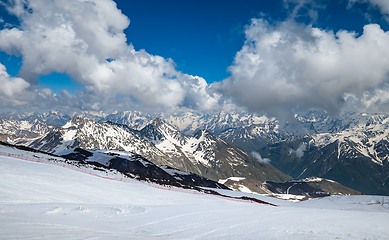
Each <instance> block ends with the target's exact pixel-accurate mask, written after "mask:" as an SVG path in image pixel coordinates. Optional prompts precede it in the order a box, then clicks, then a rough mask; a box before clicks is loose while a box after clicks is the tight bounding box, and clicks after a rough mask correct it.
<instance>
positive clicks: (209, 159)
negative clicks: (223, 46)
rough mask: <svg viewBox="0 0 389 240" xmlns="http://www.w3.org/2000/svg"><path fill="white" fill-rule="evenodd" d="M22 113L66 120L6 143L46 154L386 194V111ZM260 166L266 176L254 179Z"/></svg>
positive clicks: (388, 119)
mask: <svg viewBox="0 0 389 240" xmlns="http://www.w3.org/2000/svg"><path fill="white" fill-rule="evenodd" d="M11 116H12V118H13V119H17V117H16V115H15V114H8V117H11ZM28 116H29V117H32V116H41V117H40V118H37V119H42V120H44V119H43V116H44V117H45V118H47V119H51V122H54V119H56V118H57V119H56V120H55V121H56V122H61V121H63V122H65V120H67V121H66V124H65V125H62V127H58V128H51V129H50V126H51V125H49V124H47V122H46V124H47V125H48V128H47V130H46V131H47V132H45V133H44V135H41V137H39V138H37V139H35V140H33V141H31V140H30V141H29V142H28V143H26V142H23V141H25V140H23V141H21V140H20V139H19V140H15V137H13V138H10V140H14V141H15V142H18V141H19V143H23V144H29V146H31V147H34V148H38V149H42V150H45V151H48V152H58V151H61V150H64V149H66V148H74V147H81V148H85V149H116V150H124V151H132V152H135V153H138V154H140V155H142V156H144V157H145V158H147V159H149V160H150V161H153V162H154V163H156V164H158V165H167V166H171V167H174V168H178V169H181V170H183V171H189V172H193V173H196V174H199V175H202V176H205V177H208V178H210V179H212V180H215V181H218V180H220V179H227V178H229V177H244V178H248V179H253V180H256V181H266V180H268V181H275V182H283V181H287V180H290V179H291V178H290V177H289V176H291V177H292V178H295V179H304V178H307V177H312V176H316V177H321V178H327V179H331V180H333V181H337V182H339V183H341V184H343V185H345V186H347V187H351V188H353V189H355V190H357V191H361V192H363V193H365V194H384V195H388V194H389V189H388V187H387V186H388V184H389V182H388V181H389V177H388V176H389V170H388V169H389V165H388V156H389V155H388V154H389V150H388V149H389V145H388V143H389V140H388V138H387V135H388V127H389V125H388V122H389V115H387V114H370V113H343V114H342V115H341V116H339V117H331V116H329V115H328V114H327V113H326V112H325V111H323V110H312V111H309V112H306V113H296V114H295V118H294V120H291V121H290V122H289V123H284V124H280V122H279V121H278V120H277V119H275V118H270V117H267V116H264V115H258V114H250V113H247V112H239V113H237V112H232V113H227V112H219V113H217V114H214V115H211V114H205V115H204V114H200V113H197V112H187V113H178V114H173V115H169V116H164V114H144V113H142V112H137V111H134V112H130V111H128V112H121V113H112V114H105V113H101V112H99V113H96V112H84V113H81V114H79V116H82V117H88V118H89V120H87V119H84V118H77V117H76V118H73V119H72V120H71V121H69V118H70V116H68V115H65V114H60V113H58V112H53V113H47V114H41V115H39V114H35V115H34V114H24V115H23V114H19V115H18V117H19V119H26V120H28V119H29V118H28ZM75 116H77V115H75ZM61 119H62V120H61ZM91 119H93V120H91ZM162 119H163V120H162ZM29 120H32V119H29ZM2 133H3V134H10V135H12V134H13V132H12V131H8V132H7V133H4V132H2ZM115 135H117V136H115ZM3 136H5V135H3ZM231 143H232V144H231ZM210 149H211V150H210ZM253 152H254V153H253ZM258 156H259V158H258ZM166 159H169V161H168V162H169V163H168V162H167V160H166ZM221 159H223V160H221ZM264 159H265V161H263V160H264ZM269 162H270V164H268V163H269ZM264 166H265V168H269V169H270V171H268V170H269V169H267V171H266V172H267V174H265V175H264V176H262V175H261V176H259V175H258V174H259V172H261V170H262V169H263V168H264ZM272 166H274V167H275V168H276V169H273V167H272ZM247 169H251V171H249V170H247ZM258 169H259V170H258ZM277 169H278V170H280V171H281V172H282V173H280V172H278V171H277ZM288 175H289V176H288ZM252 176H254V177H252Z"/></svg>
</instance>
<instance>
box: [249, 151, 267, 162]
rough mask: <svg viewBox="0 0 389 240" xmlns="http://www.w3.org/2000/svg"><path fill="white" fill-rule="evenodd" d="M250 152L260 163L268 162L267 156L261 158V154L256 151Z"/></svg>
mask: <svg viewBox="0 0 389 240" xmlns="http://www.w3.org/2000/svg"><path fill="white" fill-rule="evenodd" d="M251 154H252V155H253V156H254V157H255V158H256V159H257V160H258V162H260V163H269V162H270V159H269V158H262V157H261V154H259V153H257V152H251Z"/></svg>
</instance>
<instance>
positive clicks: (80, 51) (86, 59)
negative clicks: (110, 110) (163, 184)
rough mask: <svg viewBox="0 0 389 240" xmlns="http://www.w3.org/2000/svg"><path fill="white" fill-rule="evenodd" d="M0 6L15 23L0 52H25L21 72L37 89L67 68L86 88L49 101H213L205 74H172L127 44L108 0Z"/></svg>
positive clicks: (208, 104)
mask: <svg viewBox="0 0 389 240" xmlns="http://www.w3.org/2000/svg"><path fill="white" fill-rule="evenodd" d="M5 6H6V9H7V10H8V11H9V12H10V13H12V14H14V15H15V16H17V17H18V18H19V20H20V26H19V27H13V28H5V29H3V30H1V31H0V49H1V50H2V51H5V52H6V53H8V54H13V55H19V56H22V57H23V65H22V67H21V69H20V72H19V76H20V77H21V78H23V79H25V80H26V81H27V82H28V83H30V84H31V85H33V86H34V85H35V86H36V84H37V78H38V77H39V76H41V75H46V74H50V73H52V72H59V73H66V74H68V75H70V76H71V77H72V79H74V80H75V81H77V82H79V83H81V84H83V85H84V86H85V91H84V92H79V94H78V96H76V97H74V96H71V95H69V93H67V92H63V93H62V94H61V96H57V95H53V94H52V95H51V97H52V98H53V99H59V98H62V101H65V102H68V101H76V102H79V103H80V104H84V106H85V107H86V106H89V107H93V108H95V109H96V108H99V107H103V106H107V104H108V103H110V104H112V101H115V100H117V99H118V97H117V95H120V96H122V97H119V99H120V101H123V100H124V99H125V100H126V101H129V102H132V103H135V104H143V105H145V106H159V107H164V108H176V107H190V108H194V109H205V110H209V109H213V108H215V107H217V106H218V101H219V98H220V94H219V95H218V94H214V93H212V92H211V89H210V88H209V86H208V85H207V83H206V81H205V80H204V79H202V78H199V77H194V76H190V75H186V74H183V73H181V72H179V71H177V70H176V69H175V64H174V62H173V61H172V60H171V59H165V58H163V57H160V56H154V55H151V54H148V53H147V52H146V51H144V50H141V51H136V50H135V49H134V47H133V46H132V45H131V44H130V45H127V43H126V41H127V39H126V36H125V34H124V32H123V30H124V29H126V28H127V27H128V26H129V19H128V18H127V17H126V16H125V15H123V14H122V13H121V11H120V10H119V9H117V6H116V3H115V2H114V1H112V0H93V1H91V0H85V1H80V0H68V1H62V0H51V1H47V0H34V1H27V0H15V1H12V2H10V3H8V4H5ZM45 94H46V95H45ZM45 94H43V93H42V91H40V92H39V94H38V95H39V96H41V97H42V95H45V96H46V97H47V96H48V92H46V93H45ZM39 96H38V98H36V99H39ZM94 96H96V97H94ZM92 99H93V101H95V102H91V100H92ZM54 102H58V101H54ZM91 103H93V104H92V105H90V104H91ZM117 103H119V102H117ZM73 105H74V103H73Z"/></svg>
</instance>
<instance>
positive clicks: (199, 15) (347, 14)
mask: <svg viewBox="0 0 389 240" xmlns="http://www.w3.org/2000/svg"><path fill="white" fill-rule="evenodd" d="M2 2H4V3H6V4H7V3H10V2H12V1H2ZM54 2H56V1H53V4H52V6H53V7H57V8H59V6H61V4H62V3H55V4H54ZM101 2H102V3H104V4H106V3H109V2H111V1H110V0H101ZM115 2H116V4H117V8H118V9H120V11H121V12H122V15H124V16H125V17H127V18H128V19H129V21H130V24H129V26H128V27H126V26H125V25H126V24H125V19H124V20H123V18H120V20H118V21H122V20H123V23H122V24H121V25H120V26H117V27H118V32H117V33H115V34H116V35H115V37H116V36H119V33H120V32H122V33H124V35H125V37H126V44H127V45H128V46H131V45H132V46H133V48H134V50H135V51H136V53H137V54H138V53H139V54H138V55H140V54H141V52H142V51H141V50H144V52H145V53H147V54H148V55H149V56H152V58H153V57H154V56H161V57H162V58H164V59H165V60H166V61H169V60H168V59H172V61H173V62H174V63H172V62H170V63H171V64H172V66H173V67H174V68H175V70H176V71H178V72H179V73H178V74H180V73H182V74H188V75H191V76H199V77H201V78H203V79H205V81H206V83H207V84H208V85H209V86H207V87H205V88H207V89H208V88H209V87H210V86H211V85H212V87H214V89H216V90H215V94H216V93H217V94H219V95H222V97H220V96H219V97H218V99H217V100H213V99H214V98H215V94H213V95H212V94H211V96H210V97H209V102H214V101H219V103H220V101H224V102H230V103H231V104H238V105H242V106H243V107H248V108H249V109H252V110H255V111H262V110H264V111H266V110H268V109H267V108H268V107H267V106H266V107H263V108H262V109H255V107H252V105H255V104H257V103H255V102H254V103H246V102H245V100H242V99H244V97H241V96H237V94H240V93H236V92H234V91H230V90H229V89H228V88H227V89H226V86H225V85H226V84H227V82H228V81H231V82H233V83H238V82H239V83H245V82H242V81H243V80H240V78H239V77H237V76H236V73H232V72H234V71H235V72H237V70H236V69H237V67H236V66H237V65H238V64H237V62H236V57H237V53H239V52H241V53H242V54H247V52H242V51H241V50H242V49H243V48H244V46H246V45H247V46H249V42H248V41H246V39H248V35H247V29H249V28H250V27H252V26H253V25H252V22H251V19H253V18H254V19H261V20H263V21H265V22H266V24H268V25H267V26H268V27H267V28H268V30H267V32H266V33H269V34H270V32H269V31H274V32H276V31H281V30H280V29H282V27H281V26H282V24H283V23H285V22H288V21H289V22H290V21H293V24H294V25H293V26H304V27H305V30H306V29H308V28H309V29H314V28H315V29H316V28H317V29H320V30H322V31H324V32H331V31H333V32H334V33H335V34H336V33H337V32H338V31H342V30H346V31H348V32H355V38H358V36H361V35H362V34H363V29H364V26H366V25H369V24H372V23H376V24H378V25H379V26H380V28H381V30H382V31H384V32H385V31H387V30H388V29H389V27H388V21H387V16H388V15H387V14H388V13H387V12H385V11H386V8H385V7H387V5H385V3H382V2H383V1H380V0H356V1H352V0H350V1H346V0H337V1H330V0H328V1H326V0H323V1H311V0H281V1H261V0H257V1H254V0H241V1H232V0H225V1H216V0H213V1H209V0H208V1H205V0H196V1H190V0H188V1H178V0H170V1H159V0H145V1H128V0H116V1H115ZM18 4H20V6H23V1H17V4H16V5H18ZM69 4H70V3H69ZM11 5H12V4H11ZM24 5H25V9H27V10H28V9H29V8H30V9H31V12H30V15H31V19H33V20H34V21H37V23H38V22H39V15H38V13H39V12H40V11H41V12H42V13H44V11H49V10H48V9H46V8H48V6H51V5H48V6H45V7H43V6H42V7H41V6H40V5H39V4H38V2H37V4H36V5H32V4H30V3H26V4H24ZM6 6H8V8H6V7H4V6H2V7H1V12H0V14H1V19H2V23H1V24H0V27H1V29H3V30H6V29H12V28H18V29H21V30H23V31H24V33H26V34H27V30H28V31H32V30H30V29H32V28H33V27H32V26H29V23H27V19H28V17H29V16H27V17H26V15H29V14H25V15H23V14H21V15H18V14H19V13H17V12H16V10H17V8H16V7H15V8H13V10H9V5H6ZM26 6H27V7H26ZM39 7H41V8H40V9H39V11H38V8H39ZM62 7H64V6H62ZM57 10H58V9H57ZM58 11H61V9H60V8H59V10H58ZM107 11H108V10H107ZM26 12H28V11H26V10H25V13H26ZM61 14H62V13H61ZM66 14H69V13H66ZM107 14H108V13H107ZM115 14H117V15H120V14H118V12H115ZM15 15H18V17H15ZM108 15H109V14H108ZM111 16H113V15H111ZM37 19H38V20H37ZM75 19H78V18H75ZM28 21H30V22H31V24H32V20H28ZM96 21H98V19H96ZM107 21H109V20H107ZM91 22H93V19H92V20H91ZM21 23H22V24H21ZM23 23H25V25H24V26H23ZM77 24H78V23H72V24H70V25H69V26H76V25H77ZM110 24H111V23H110ZM114 24H115V23H113V25H114ZM123 26H124V27H123ZM45 27H47V28H50V26H49V25H48V26H45ZM82 27H85V26H82ZM90 27H91V28H93V26H90ZM114 27H115V28H116V26H114ZM297 28H299V27H296V29H297ZM121 29H122V30H121ZM277 29H278V30H277ZM76 30H77V29H76ZM305 30H303V31H305ZM45 31H46V30H45ZM108 31H109V30H108ZM296 31H298V30H296ZM307 31H308V30H307ZM309 31H310V30H309ZM274 32H273V33H274ZM26 36H34V35H31V34H30V35H26ZM0 38H1V37H0ZM81 40H85V39H83V38H82V37H81ZM88 41H89V40H88ZM255 41H258V42H259V41H260V39H259V36H258V38H257V37H256V38H254V40H253V42H255ZM87 43H88V44H92V43H89V42H87ZM104 44H107V45H104V46H108V45H109V43H107V42H105V43H104ZM18 47H20V46H16V47H13V48H14V49H16V48H18ZM110 47H111V46H110ZM0 49H1V50H3V51H5V52H8V53H9V54H6V53H5V52H1V53H0V63H1V64H2V65H4V66H5V68H6V69H7V70H6V71H7V72H8V74H9V75H10V76H11V77H21V78H23V79H24V80H26V81H27V82H29V83H31V82H34V81H36V80H37V81H38V85H37V86H38V89H44V88H49V89H51V90H52V92H53V93H54V94H56V95H57V96H55V97H57V98H58V95H61V94H62V90H63V89H65V90H67V91H68V92H69V93H70V94H71V95H74V96H78V97H79V96H80V95H82V94H80V92H83V96H84V95H86V93H85V92H88V93H90V92H96V91H97V90H98V91H102V90H101V89H102V87H103V85H102V82H104V79H102V80H99V82H98V83H95V82H93V80H90V79H89V77H90V75H88V76H82V75H83V74H82V73H79V70H77V71H76V70H74V69H70V67H69V66H68V65H66V66H63V67H62V66H59V67H47V66H46V65H47V64H46V62H45V61H46V60H47V61H50V57H49V58H48V57H46V59H44V57H45V56H43V55H44V54H38V53H37V54H38V55H36V56H35V57H37V56H39V58H38V59H37V60H36V61H44V62H45V65H44V66H43V67H42V66H32V67H31V69H30V68H29V67H28V66H27V65H28V64H25V62H27V61H30V63H29V64H30V65H31V64H33V63H31V61H32V62H33V61H35V60H31V59H28V57H27V55H25V56H20V55H23V53H20V52H23V51H24V52H28V51H27V50H26V47H25V46H24V47H22V48H21V49H22V50H20V49H19V50H18V51H13V50H12V51H13V52H12V51H11V50H10V49H11V47H10V45H7V46H5V45H4V46H3V47H2V48H1V46H0ZM118 49H119V48H118ZM120 49H121V51H123V52H124V51H126V50H124V48H123V47H122V48H120ZM255 49H258V47H256V48H255ZM115 51H116V50H115ZM117 51H119V50H117ZM28 53H29V52H28ZM111 53H112V52H109V53H107V55H106V56H105V57H106V58H109V57H108V56H109V54H111ZM53 54H54V53H53ZM57 54H58V53H57ZM115 54H118V53H117V52H115ZM115 54H113V55H115ZM122 55H123V54H122ZM48 56H50V55H48ZM258 56H259V54H258ZM260 56H263V55H260ZM121 57H123V56H121ZM26 59H28V60H26ZM42 59H43V60H42ZM234 60H235V62H234ZM269 61H270V60H269ZM271 61H272V60H271ZM170 63H169V64H170ZM23 64H25V65H26V66H25V67H24V68H25V70H24V71H23V72H22V73H19V69H20V68H21V66H22V65H23ZM58 64H59V65H61V61H59V63H58ZM163 64H164V65H166V64H167V65H169V64H168V63H163ZM231 66H232V68H231ZM234 66H235V67H234ZM110 67H112V66H110ZM113 67H115V66H113ZM42 68H44V70H42V71H41V70H39V69H42ZM167 68H168V69H170V70H169V71H166V72H165V73H163V74H162V75H161V77H162V78H163V79H164V78H165V77H166V76H168V77H167V80H168V81H172V79H178V80H177V81H181V80H180V76H177V72H174V71H173V70H171V65H169V66H167ZM26 69H27V70H26ZM37 69H38V70H37ZM234 69H235V70H234ZM73 70H74V71H73ZM254 70H255V69H254ZM254 70H253V71H254ZM29 71H30V72H29ZM142 71H143V70H142ZM153 71H154V70H153ZM172 71H173V72H172ZM261 71H262V72H263V69H262V70H261ZM132 72H133V71H132ZM154 72H155V71H154ZM168 72H169V73H168ZM130 74H131V72H130ZM169 74H172V76H170V75H169ZM144 75H145V73H142V74H140V75H139V76H144ZM146 75H147V73H146ZM231 75H233V76H231ZM100 76H101V75H99V77H100ZM139 76H138V75H137V76H136V79H139V78H140V77H139ZM342 76H343V75H342ZM26 78H28V79H26ZM225 79H229V80H228V81H224V80H225ZM165 80H166V79H165ZM118 81H119V80H118ZM121 81H122V80H121ZM142 81H143V80H142V79H141V82H142ZM182 81H186V80H182ZM188 81H192V80H188ZM255 81H256V82H257V81H262V79H261V78H260V77H258V78H256V79H255ZM290 81H291V82H293V81H295V80H290ZM326 81H327V80H326ZM385 81H386V80H380V81H378V82H379V84H382V83H384V82H385ZM132 83H133V82H132ZM170 83H171V82H169V84H168V85H167V88H166V89H167V91H170V90H172V89H175V86H173V85H174V84H173V83H171V84H170ZM213 83H221V84H219V85H218V84H213ZM104 84H107V83H106V82H104ZM179 84H181V83H179ZM196 84H197V85H196ZM201 84H202V83H199V82H197V83H195V85H196V86H199V85H201ZM377 84H378V83H377ZM379 84H378V85H379ZM378 85H375V86H373V87H371V86H366V87H365V86H363V87H362V88H363V89H361V91H365V90H371V89H373V88H377V87H378ZM163 86H165V84H163ZM185 86H186V85H185ZM30 87H31V86H30ZM253 87H255V84H254V85H253ZM257 87H258V86H257ZM181 88H182V87H181ZM90 89H92V90H90ZM96 89H97V90H96ZM115 89H116V88H115ZM220 89H222V90H220ZM348 90H349V89H345V90H344V91H343V92H341V93H339V94H340V95H341V97H342V98H343V96H344V94H348V93H349V92H351V93H352V94H354V92H356V93H358V94H360V93H359V92H358V91H359V89H357V90H358V91H357V90H355V89H352V91H348ZM204 91H206V92H208V93H209V92H210V91H211V90H209V89H208V90H204ZM212 91H214V90H213V89H212ZM128 92H129V93H128V94H127V92H126V91H124V90H123V91H121V89H119V90H117V89H116V90H112V91H110V93H112V94H113V95H115V94H116V97H119V98H120V99H122V97H123V96H127V97H128V99H129V101H131V99H132V102H133V103H134V104H138V103H145V105H147V106H153V105H154V104H155V103H158V102H160V101H161V100H158V99H157V100H155V101H150V102H148V101H147V99H142V97H141V96H138V95H137V92H139V89H137V90H136V89H129V90H128ZM192 92H193V91H191V90H185V93H182V94H183V95H182V96H181V97H180V99H173V100H172V102H174V104H172V106H173V105H174V107H177V106H179V107H181V106H182V105H185V107H189V108H192V107H193V106H199V105H201V104H205V103H204V102H202V103H198V102H196V101H197V100H195V99H194V98H196V97H195V96H188V93H192ZM231 92H232V93H231ZM46 93H47V92H46ZM46 93H45V94H46ZM47 94H48V93H47ZM180 94H181V92H180ZM40 95H42V94H40ZM340 95H339V96H340ZM169 96H170V95H169ZM201 96H203V95H201ZM201 96H197V97H201ZM339 96H335V97H339ZM224 97H226V98H231V99H232V100H226V99H221V98H224ZM76 98H77V97H76ZM89 98H93V97H89ZM294 98H295V97H294ZM161 99H166V98H165V96H163V97H162V96H161ZM259 100H261V102H263V99H258V101H259ZM58 101H59V100H58ZM77 101H78V102H79V104H82V102H84V101H85V99H79V98H78V100H77ZM112 101H113V100H112V99H111V98H110V99H107V100H106V101H105V103H102V104H103V105H104V104H105V105H104V106H105V107H106V106H107V105H109V104H108V103H107V102H112ZM80 102H81V103H80ZM209 102H206V104H210V103H209ZM307 102H309V99H303V100H301V101H300V100H298V101H297V102H296V105H299V106H305V105H309V104H307ZM282 104H283V106H281V107H280V108H278V107H279V106H271V107H272V108H274V107H275V108H274V109H277V111H278V109H282V108H284V107H285V104H284V103H282ZM282 104H281V105H282ZM331 104H332V103H329V105H331ZM165 105H169V104H165ZM15 106H16V105H15ZM53 107H58V108H60V107H61V106H53ZM62 107H64V106H62ZM77 107H78V108H84V109H88V108H90V107H91V105H89V106H88V107H87V106H85V107H83V106H81V105H78V106H76V108H77ZM168 107H171V106H168ZM286 107H288V108H291V107H294V106H292V105H291V106H286ZM308 107H312V106H308ZM319 107H324V108H325V105H323V106H319ZM92 108H93V107H92ZM94 108H96V109H95V110H97V109H98V108H99V107H96V106H94ZM193 108H196V107H193ZM329 108H331V107H329Z"/></svg>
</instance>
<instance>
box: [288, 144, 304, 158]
mask: <svg viewBox="0 0 389 240" xmlns="http://www.w3.org/2000/svg"><path fill="white" fill-rule="evenodd" d="M306 150H307V145H306V144H305V143H301V144H300V146H299V147H298V148H297V149H296V150H294V149H292V148H291V149H290V151H289V154H292V153H293V154H295V155H296V157H298V158H302V157H303V156H304V152H305V151H306Z"/></svg>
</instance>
